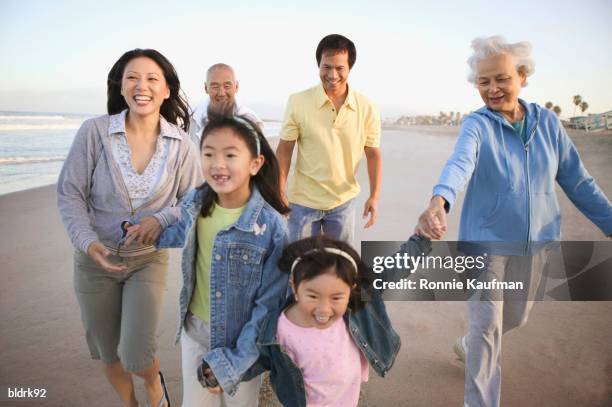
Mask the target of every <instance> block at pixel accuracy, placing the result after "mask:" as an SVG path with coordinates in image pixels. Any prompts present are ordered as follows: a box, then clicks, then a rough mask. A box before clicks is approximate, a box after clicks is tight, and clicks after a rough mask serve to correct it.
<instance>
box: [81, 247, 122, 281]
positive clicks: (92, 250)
mask: <svg viewBox="0 0 612 407" xmlns="http://www.w3.org/2000/svg"><path fill="white" fill-rule="evenodd" d="M110 254H111V253H110V251H109V250H108V249H107V248H106V247H104V245H103V244H102V243H101V242H99V241H97V240H96V241H95V242H93V243H91V244H90V245H89V247H88V248H87V255H88V256H89V257H90V258H91V259H92V260H93V261H94V262H95V263H96V264H97V265H98V266H99V267H101V268H103V269H104V271H107V272H109V273H118V272H121V271H125V270H126V269H127V267H126V265H125V264H115V263H111V262H110V261H108V260H107V259H106V258H107V257H108V256H110Z"/></svg>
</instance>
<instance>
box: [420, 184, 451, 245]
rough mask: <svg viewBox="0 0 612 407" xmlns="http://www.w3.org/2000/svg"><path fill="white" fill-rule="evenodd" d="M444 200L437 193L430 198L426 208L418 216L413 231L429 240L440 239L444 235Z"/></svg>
mask: <svg viewBox="0 0 612 407" xmlns="http://www.w3.org/2000/svg"><path fill="white" fill-rule="evenodd" d="M444 202H445V201H444V198H442V197H441V196H437V195H436V196H434V197H433V198H432V199H431V202H430V203H429V206H428V207H427V209H425V211H424V212H423V213H422V214H421V216H419V221H418V223H417V225H416V227H415V228H414V233H416V234H417V235H420V236H425V237H426V238H428V239H430V240H440V239H442V238H443V237H444V235H445V234H446V210H445V209H444Z"/></svg>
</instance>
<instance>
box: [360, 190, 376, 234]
mask: <svg viewBox="0 0 612 407" xmlns="http://www.w3.org/2000/svg"><path fill="white" fill-rule="evenodd" d="M368 213H369V214H370V220H368V223H366V224H365V226H364V229H367V228H369V227H370V226H373V225H374V224H375V223H376V218H377V217H378V199H377V198H374V197H369V198H368V200H367V201H366V202H365V205H364V206H363V215H362V218H363V219H366V218H367V217H368Z"/></svg>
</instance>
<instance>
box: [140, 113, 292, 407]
mask: <svg viewBox="0 0 612 407" xmlns="http://www.w3.org/2000/svg"><path fill="white" fill-rule="evenodd" d="M200 151H201V159H202V169H203V173H204V178H205V180H206V183H205V184H204V185H203V186H201V187H200V188H198V189H196V190H194V191H192V192H191V193H190V195H189V196H188V198H187V199H186V200H185V203H184V204H183V205H182V212H181V219H180V221H179V222H177V223H175V224H173V225H172V226H170V227H168V228H167V229H166V230H165V231H164V233H163V234H162V236H161V237H160V240H159V242H158V246H159V247H185V249H184V250H183V255H182V273H183V287H182V290H181V298H180V308H181V310H180V311H181V314H180V326H179V330H178V335H177V336H178V337H180V341H181V348H182V370H183V406H193V405H198V406H201V405H205V406H221V405H224V406H233V405H240V406H246V405H248V406H251V405H253V406H256V405H257V400H258V394H259V388H260V385H261V379H260V377H255V378H253V379H252V380H249V381H243V380H242V376H243V374H244V373H245V372H246V371H247V370H248V369H249V368H250V367H251V365H252V364H253V363H254V362H255V361H256V360H257V358H258V357H259V351H258V349H257V345H256V340H257V336H258V334H259V331H260V326H261V323H262V321H263V319H264V317H265V316H266V315H267V314H268V313H269V312H273V311H275V310H276V309H277V308H279V307H280V306H281V305H282V302H283V300H284V298H285V294H286V292H287V275H286V274H284V273H282V272H281V271H280V270H279V269H278V266H277V264H278V260H279V258H280V256H281V253H282V250H283V247H284V246H285V244H286V243H287V232H286V226H285V221H284V219H283V217H282V215H281V214H286V213H287V212H288V211H289V209H288V208H287V206H286V205H285V204H284V203H283V201H282V200H281V197H280V194H279V187H278V164H277V161H276V158H275V156H274V153H273V151H272V149H271V148H270V146H269V144H268V142H267V141H266V139H265V138H264V136H263V134H262V133H261V131H260V130H259V129H258V128H257V126H255V125H254V124H253V123H251V122H250V121H248V120H246V119H244V118H242V117H231V118H227V117H225V118H217V119H215V120H212V121H211V122H210V123H209V124H208V125H207V126H206V128H205V129H204V131H203V134H202V137H201V140H200ZM132 228H133V227H132ZM132 228H130V233H131V232H132V230H133V229H132ZM177 340H178V338H177ZM205 387H208V389H206V388H205Z"/></svg>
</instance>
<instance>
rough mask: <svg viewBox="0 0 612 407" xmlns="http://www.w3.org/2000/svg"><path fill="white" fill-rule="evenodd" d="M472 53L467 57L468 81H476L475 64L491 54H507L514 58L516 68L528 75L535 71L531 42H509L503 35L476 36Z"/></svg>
mask: <svg viewBox="0 0 612 407" xmlns="http://www.w3.org/2000/svg"><path fill="white" fill-rule="evenodd" d="M472 48H473V49H474V53H473V54H472V55H471V56H470V57H469V58H468V60H467V63H468V65H469V67H470V72H469V74H468V81H470V82H471V83H474V84H475V83H476V65H478V63H479V62H480V61H482V60H483V59H485V58H488V57H490V56H493V55H499V54H508V55H510V56H512V57H513V58H514V61H515V65H516V70H517V71H519V72H522V73H523V74H525V76H529V75H531V74H533V73H534V71H535V62H534V61H533V59H532V58H531V43H529V42H527V41H521V42H516V43H514V44H510V43H509V42H506V39H505V38H504V37H501V36H499V35H494V36H492V37H478V38H474V39H473V40H472Z"/></svg>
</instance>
